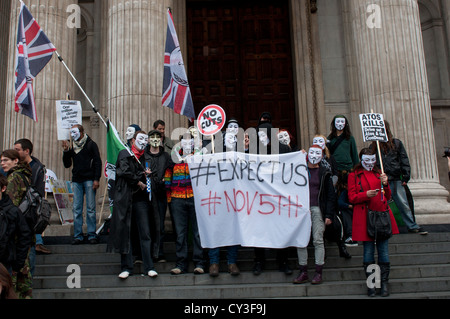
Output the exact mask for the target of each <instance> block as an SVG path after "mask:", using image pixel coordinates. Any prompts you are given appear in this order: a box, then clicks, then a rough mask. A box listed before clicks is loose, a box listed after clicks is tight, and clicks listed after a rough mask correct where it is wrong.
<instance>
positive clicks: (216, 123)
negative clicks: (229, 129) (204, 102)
mask: <svg viewBox="0 0 450 319" xmlns="http://www.w3.org/2000/svg"><path fill="white" fill-rule="evenodd" d="M225 121H226V114H225V111H224V110H223V108H221V107H220V106H219V105H216V104H211V105H208V106H207V107H205V108H204V109H203V110H202V111H201V112H200V115H199V117H198V120H197V126H198V130H199V132H200V133H201V134H202V135H206V136H211V135H214V134H216V133H218V132H220V131H221V130H222V129H223V127H224V126H225Z"/></svg>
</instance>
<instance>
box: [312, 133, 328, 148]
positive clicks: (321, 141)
mask: <svg viewBox="0 0 450 319" xmlns="http://www.w3.org/2000/svg"><path fill="white" fill-rule="evenodd" d="M313 145H319V146H320V147H321V148H322V150H324V149H325V147H326V145H327V142H326V141H325V139H324V138H323V137H320V136H317V137H315V138H314V139H313Z"/></svg>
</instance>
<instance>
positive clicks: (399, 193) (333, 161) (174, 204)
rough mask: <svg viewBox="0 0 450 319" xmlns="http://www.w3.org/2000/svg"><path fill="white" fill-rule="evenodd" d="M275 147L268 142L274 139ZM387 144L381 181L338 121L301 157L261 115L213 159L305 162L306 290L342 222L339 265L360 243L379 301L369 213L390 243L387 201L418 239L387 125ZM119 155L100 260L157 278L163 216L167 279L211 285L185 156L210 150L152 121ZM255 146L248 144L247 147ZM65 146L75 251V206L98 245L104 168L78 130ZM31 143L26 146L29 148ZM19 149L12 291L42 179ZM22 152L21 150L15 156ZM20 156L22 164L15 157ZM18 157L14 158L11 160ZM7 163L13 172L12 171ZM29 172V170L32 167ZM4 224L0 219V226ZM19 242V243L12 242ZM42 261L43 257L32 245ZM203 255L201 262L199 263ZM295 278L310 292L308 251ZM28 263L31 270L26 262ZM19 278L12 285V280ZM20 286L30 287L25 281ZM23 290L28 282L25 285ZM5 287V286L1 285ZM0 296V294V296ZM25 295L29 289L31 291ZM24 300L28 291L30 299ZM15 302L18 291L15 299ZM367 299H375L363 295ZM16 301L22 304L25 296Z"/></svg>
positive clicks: (6, 163)
mask: <svg viewBox="0 0 450 319" xmlns="http://www.w3.org/2000/svg"><path fill="white" fill-rule="evenodd" d="M274 130H275V131H276V135H275V136H276V137H277V138H275V139H274V138H273V132H274ZM386 130H387V132H388V135H389V142H387V143H381V148H380V149H381V158H382V160H383V164H384V173H383V172H382V171H381V170H380V169H379V164H380V161H379V157H380V156H379V155H380V154H377V152H378V151H377V150H378V149H377V147H376V146H375V144H373V145H371V146H370V147H368V148H364V149H362V150H361V151H360V152H358V150H357V147H356V142H355V139H354V137H353V136H352V133H351V130H350V125H349V121H348V120H347V118H346V117H345V116H342V115H338V116H336V117H335V118H334V119H333V121H332V123H331V126H330V133H329V134H328V136H325V135H320V134H318V135H316V136H315V137H314V138H313V141H312V143H311V146H310V147H309V148H308V150H306V149H305V150H300V148H299V147H298V146H297V145H295V143H294V138H293V136H292V134H291V133H290V132H288V131H287V130H285V129H280V130H278V129H274V128H273V126H272V117H271V114H270V113H268V112H264V113H263V114H262V115H261V116H260V119H259V123H258V126H257V127H256V128H255V129H254V130H253V132H254V133H255V134H253V135H252V134H249V133H248V131H249V130H247V131H245V133H244V134H243V135H242V134H240V133H239V132H242V131H243V130H242V127H241V125H240V123H239V122H238V121H237V120H235V119H230V120H229V121H228V123H227V125H226V127H225V131H224V132H223V133H222V135H221V143H220V144H219V145H216V146H215V151H216V152H217V151H220V152H227V151H243V152H246V153H253V154H271V155H274V154H284V153H289V152H296V151H303V152H304V153H306V157H307V167H308V174H309V191H310V214H311V221H312V224H311V225H312V226H311V239H312V241H311V244H312V246H314V254H315V273H314V276H313V278H312V280H311V283H312V284H320V283H322V281H323V278H322V276H323V272H322V270H323V267H324V264H325V246H324V237H325V232H326V230H327V228H328V229H330V228H333V227H332V226H335V225H336V223H337V221H338V219H336V216H339V217H340V220H342V227H343V231H342V233H343V234H344V236H338V237H339V238H337V239H335V241H336V242H337V245H338V247H339V253H340V256H341V257H344V258H351V256H350V254H349V253H348V251H347V249H346V247H347V246H353V245H357V243H358V242H363V245H364V258H363V259H364V260H363V263H364V269H365V273H366V275H367V276H369V275H370V274H371V272H370V271H369V270H368V269H369V266H370V265H372V264H374V263H375V256H374V255H375V248H376V249H377V250H378V264H379V266H380V268H381V287H382V288H381V295H382V296H388V295H389V290H388V285H387V283H388V279H389V271H390V261H389V253H388V239H386V240H374V239H373V238H371V237H369V236H368V235H367V229H366V219H367V210H368V209H372V210H378V211H383V210H389V213H390V216H391V223H392V233H393V234H396V233H398V227H397V225H396V222H395V219H394V216H393V214H392V212H391V210H390V209H389V206H388V201H389V200H390V199H391V198H392V199H393V200H394V201H395V203H396V205H397V207H398V209H399V211H400V213H401V217H402V218H403V221H404V222H405V224H406V226H407V228H408V231H409V232H414V233H420V234H426V231H424V230H423V229H422V228H421V227H420V226H419V225H417V224H416V223H415V219H414V214H413V212H412V209H411V205H410V203H409V202H408V199H409V200H411V198H410V196H408V195H410V194H408V193H407V191H408V188H407V183H408V181H409V179H410V166H409V160H408V156H407V154H406V151H405V148H404V146H403V144H402V142H401V141H400V140H398V139H395V138H394V137H393V136H392V134H391V132H390V128H389V124H388V123H387V122H386ZM125 136H126V141H124V143H126V144H127V146H128V147H127V149H125V150H123V151H121V152H120V153H119V156H118V159H117V162H116V163H115V164H116V172H115V186H114V196H113V211H112V216H111V219H110V228H109V237H108V245H107V250H108V251H109V252H116V253H120V255H121V273H120V274H119V278H121V279H126V278H128V277H129V276H130V275H132V274H133V271H134V264H135V262H136V260H140V261H141V262H142V264H143V269H144V272H145V274H146V275H148V276H149V277H151V278H155V277H157V276H158V273H157V270H156V267H155V264H156V262H164V261H166V258H165V255H164V236H165V233H166V231H165V218H166V212H167V210H168V211H169V212H170V217H171V220H172V226H173V229H174V234H175V243H176V263H175V267H174V268H173V269H171V271H170V273H171V274H172V275H180V274H183V273H186V272H188V270H189V260H192V262H193V264H194V273H195V274H204V273H205V268H206V266H207V264H209V275H210V276H211V277H217V276H219V259H220V258H219V256H220V249H221V248H223V247H217V248H214V249H209V250H207V251H206V250H204V249H203V248H202V243H201V238H200V234H199V228H198V225H197V216H196V211H195V202H194V192H193V189H192V185H191V176H190V173H189V165H188V163H187V159H188V158H189V157H191V156H192V155H196V154H204V153H206V152H208V150H211V143H210V141H208V140H203V139H202V138H201V136H199V133H198V130H197V129H196V128H195V127H191V128H189V129H186V133H185V134H183V135H181V136H180V138H179V140H178V141H173V140H171V139H170V138H168V137H166V135H165V123H164V122H163V121H162V120H158V121H156V122H155V123H154V125H153V129H152V130H151V131H150V132H147V131H144V130H142V129H141V127H140V126H139V125H137V124H132V125H130V126H129V127H128V128H127V131H126V133H125ZM253 138H255V139H256V140H254V139H253ZM71 140H72V142H71V143H70V142H68V141H64V142H63V143H62V147H63V162H64V166H65V167H66V168H70V167H73V169H72V173H73V176H72V185H73V190H74V207H73V213H74V238H73V242H72V244H73V245H79V244H82V243H84V242H85V236H84V234H83V231H82V226H83V205H84V197H85V198H86V224H87V241H88V242H89V243H90V244H93V245H95V244H97V243H98V241H99V240H98V235H97V233H96V209H95V206H96V205H95V203H96V202H95V195H96V190H97V189H98V187H99V180H100V175H101V171H102V161H101V158H100V152H99V149H98V146H97V144H96V143H95V142H94V141H93V140H92V139H91V138H90V137H89V136H88V135H87V134H86V133H85V132H84V128H83V126H81V125H75V126H74V127H72V129H71ZM30 143H31V142H30ZM16 144H19V145H20V147H18V148H20V150H19V149H17V150H15V151H4V152H3V153H2V156H1V164H2V168H3V170H4V172H5V175H7V178H5V177H2V176H0V187H1V188H2V192H1V193H0V196H1V197H0V204H1V205H2V209H3V210H2V211H3V212H8V214H10V215H11V216H9V217H8V218H9V220H10V224H14V225H15V226H14V228H13V227H12V226H11V229H14V230H12V231H11V232H10V233H9V234H8V235H7V236H9V237H8V238H9V239H8V240H9V242H10V243H9V244H8V245H9V246H8V247H9V248H8V247H6V248H4V247H3V246H2V247H0V248H1V250H0V262H1V263H3V264H4V265H5V267H6V269H7V270H8V272H9V273H10V274H12V278H13V280H15V283H14V284H13V286H14V287H17V286H18V284H17V280H19V279H20V280H22V282H23V281H26V279H23V277H24V276H25V277H26V276H28V273H31V272H30V271H29V270H28V269H29V267H31V268H32V267H33V265H32V264H30V260H33V258H30V255H32V253H30V251H31V247H37V245H35V243H36V244H37V243H38V242H37V241H40V240H41V239H40V238H39V234H37V236H36V234H33V232H32V231H31V230H30V228H29V227H26V223H24V222H23V221H22V220H21V214H20V211H18V209H17V206H18V204H19V203H20V202H21V199H22V197H23V194H24V191H25V190H26V185H28V184H31V183H34V181H35V180H41V179H42V180H44V178H42V176H40V177H36V179H35V177H33V176H34V174H35V171H36V172H38V171H39V170H38V168H40V167H41V166H42V164H40V162H39V161H38V160H37V159H35V158H33V157H31V153H32V144H31V147H30V146H29V144H28V143H25V144H23V143H19V142H18V143H16ZM23 145H25V147H24V146H23ZM21 150H22V152H25V153H26V154H25V155H28V157H24V156H21V155H20V151H21ZM18 151H19V152H18ZM10 162H11V163H10ZM35 163H36V164H38V165H35ZM30 165H31V166H30ZM0 217H2V218H3V215H2V216H0ZM19 235H20V236H19ZM190 240H192V246H193V249H192V251H193V255H192V257H191V258H190V257H189V256H188V251H189V249H188V243H189V242H190ZM11 247H14V249H15V250H16V255H15V256H16V258H15V260H11V258H10V257H11V256H10V254H8V252H7V250H8V249H10V248H11ZM40 249H41V250H42V251H41V252H40V253H50V252H49V251H48V250H47V249H46V248H45V247H44V246H43V245H42V244H40ZM226 250H227V265H228V268H227V270H228V272H229V273H230V274H231V275H233V276H237V275H239V274H240V270H239V268H238V261H237V258H238V250H239V246H232V247H226ZM265 251H266V249H264V248H255V249H254V253H255V263H254V267H253V274H254V275H259V274H261V273H262V272H263V271H264V267H265ZM206 254H208V257H209V260H207V259H208V258H205V256H206ZM276 255H277V262H278V266H279V270H280V271H281V272H284V273H285V274H286V275H291V274H292V273H293V271H292V269H291V268H290V267H289V262H288V250H287V249H277V250H276ZM297 256H298V263H299V267H300V273H299V275H298V276H296V277H295V279H294V280H293V283H294V284H303V283H306V282H309V281H310V280H309V276H308V266H307V261H308V249H307V248H297ZM32 263H34V261H32ZM18 274H20V275H18ZM27 278H31V277H30V276H29V277H27ZM30 280H31V279H30ZM0 284H2V285H3V283H0ZM0 288H1V286H0ZM30 289H31V288H30ZM30 291H31V290H30ZM19 293H20V291H19ZM368 295H369V296H374V295H375V290H374V289H370V288H369V291H368ZM22 297H26V294H25V295H24V296H22Z"/></svg>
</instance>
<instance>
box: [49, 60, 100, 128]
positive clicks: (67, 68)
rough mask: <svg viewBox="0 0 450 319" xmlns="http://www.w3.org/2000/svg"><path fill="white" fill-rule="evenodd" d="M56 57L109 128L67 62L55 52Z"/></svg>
mask: <svg viewBox="0 0 450 319" xmlns="http://www.w3.org/2000/svg"><path fill="white" fill-rule="evenodd" d="M55 54H56V56H57V57H58V60H59V61H60V62H61V63H62V64H63V65H64V67H65V68H66V70H67V72H69V74H70V76H71V77H72V79H73V80H74V81H75V83H76V84H77V86H78V88H79V89H80V90H81V92H82V93H83V95H84V96H85V97H86V99H87V100H88V102H89V104H91V106H92V109H93V110H94V112H95V114H97V115H98V117H99V118H100V120H102V122H103V124H105V126H106V127H108V125H107V124H106V122H105V120H104V119H103V117H102V116H101V115H100V113H99V112H98V110H97V108H96V107H95V105H94V103H92V101H91V99H90V98H89V96H88V95H87V94H86V92H85V91H84V90H83V88H82V87H81V85H80V83H78V81H77V79H76V78H75V76H74V75H73V73H72V72H71V71H70V69H69V67H68V66H67V64H66V62H64V60H63V58H62V57H61V56H60V55H59V53H58V51H55Z"/></svg>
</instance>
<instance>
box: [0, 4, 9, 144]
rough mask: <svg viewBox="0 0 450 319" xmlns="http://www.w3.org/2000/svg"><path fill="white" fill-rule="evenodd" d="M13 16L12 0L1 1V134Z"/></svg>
mask: <svg viewBox="0 0 450 319" xmlns="http://www.w3.org/2000/svg"><path fill="white" fill-rule="evenodd" d="M10 16H11V0H8V1H0V30H2V32H0V61H2V63H0V132H3V128H4V117H5V112H4V108H5V105H6V91H7V85H6V83H7V78H8V69H7V67H8V63H7V62H8V60H9V59H8V53H9V51H8V47H9V29H10V23H9V18H10ZM0 149H4V147H3V141H2V140H0Z"/></svg>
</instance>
